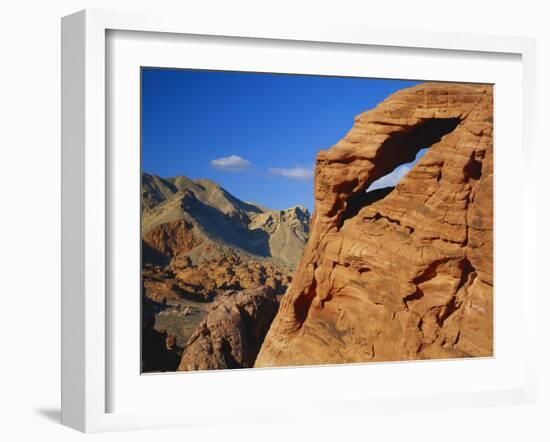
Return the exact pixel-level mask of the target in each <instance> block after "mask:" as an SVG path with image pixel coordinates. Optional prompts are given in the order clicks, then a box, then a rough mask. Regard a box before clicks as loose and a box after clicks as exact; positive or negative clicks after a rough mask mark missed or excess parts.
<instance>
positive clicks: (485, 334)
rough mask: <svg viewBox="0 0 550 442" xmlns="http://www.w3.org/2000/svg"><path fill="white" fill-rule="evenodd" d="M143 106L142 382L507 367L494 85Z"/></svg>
mask: <svg viewBox="0 0 550 442" xmlns="http://www.w3.org/2000/svg"><path fill="white" fill-rule="evenodd" d="M140 88H141V91H140V93H141V109H140V113H141V119H140V124H141V128H140V129H141V146H136V149H138V148H140V149H141V195H140V196H139V198H140V199H141V295H140V299H139V300H138V299H136V302H141V373H142V374H146V373H161V372H185V371H196V370H225V369H238V368H248V369H251V368H275V367H289V366H318V365H328V364H351V363H361V364H363V363H372V362H396V361H415V360H426V359H431V360H444V359H455V358H480V357H493V85H492V84H475V83H452V82H434V81H424V80H416V79H383V78H362V77H345V76H321V75H303V74H285V73H269V72H239V71H222V70H220V71H215V70H196V69H172V68H162V67H141V85H140ZM135 198H138V196H137V195H135Z"/></svg>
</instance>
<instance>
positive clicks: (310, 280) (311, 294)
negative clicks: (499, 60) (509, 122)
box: [255, 83, 493, 367]
mask: <svg viewBox="0 0 550 442" xmlns="http://www.w3.org/2000/svg"><path fill="white" fill-rule="evenodd" d="M492 115H493V91H492V87H491V86H486V85H459V84H443V83H434V84H422V85H419V86H416V87H413V88H410V89H404V90H401V91H399V92H397V93H395V94H393V95H392V96H390V97H389V98H388V99H387V100H385V101H384V102H383V103H381V104H379V105H378V106H377V107H376V108H375V109H373V110H372V111H370V112H367V113H364V114H361V115H359V116H358V117H357V118H356V119H355V124H354V126H353V128H352V129H351V130H350V132H349V133H348V134H347V135H346V136H345V137H344V138H343V139H342V140H341V141H340V142H338V143H337V144H336V145H335V146H333V147H332V148H331V149H329V150H327V151H321V152H320V153H319V154H318V156H317V164H316V171H315V213H314V215H313V218H312V222H311V232H310V240H309V242H308V244H307V246H306V249H305V251H304V254H303V256H302V260H301V262H300V264H299V267H298V270H297V271H296V273H295V275H294V280H293V282H292V284H291V286H290V287H289V289H288V291H287V293H286V294H285V296H284V297H283V299H282V302H281V307H280V309H279V312H278V314H277V316H276V318H275V320H274V322H273V324H272V326H271V328H270V330H269V333H268V335H267V337H266V339H265V342H264V344H263V346H262V348H261V351H260V354H259V355H258V358H257V360H256V363H255V366H257V367H265V366H281V365H307V364H327V363H348V362H367V361H390V360H408V359H426V358H449V357H471V356H490V355H492V353H493V269H492V265H493V119H492ZM428 146H431V147H430V149H429V150H428V152H427V153H426V154H425V156H424V157H423V158H422V159H421V160H420V162H419V163H418V164H417V165H416V166H415V167H414V168H413V169H412V170H411V171H410V172H409V173H408V174H407V175H406V176H405V177H404V178H403V179H402V180H401V182H400V183H399V184H398V185H397V186H396V188H395V189H393V190H392V191H390V190H391V189H390V190H387V191H385V192H382V191H378V192H377V194H376V193H370V192H369V193H367V192H366V189H367V188H368V187H369V185H370V184H371V183H372V182H374V181H375V180H377V179H378V178H380V177H382V176H384V175H386V174H388V173H389V172H391V171H392V170H393V169H394V168H395V167H397V166H399V165H401V164H404V163H407V162H410V161H412V160H413V159H414V158H415V155H416V153H417V152H418V151H419V150H420V149H422V148H424V147H428Z"/></svg>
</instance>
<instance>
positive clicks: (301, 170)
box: [269, 166, 313, 180]
mask: <svg viewBox="0 0 550 442" xmlns="http://www.w3.org/2000/svg"><path fill="white" fill-rule="evenodd" d="M269 171H270V172H271V173H272V174H273V175H279V176H282V177H285V178H290V179H293V180H309V179H310V178H311V177H313V170H312V169H311V168H307V167H301V166H296V167H293V168H292V169H285V168H280V167H272V168H270V169H269Z"/></svg>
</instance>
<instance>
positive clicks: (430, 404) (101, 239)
mask: <svg viewBox="0 0 550 442" xmlns="http://www.w3.org/2000/svg"><path fill="white" fill-rule="evenodd" d="M109 31H139V32H154V33H162V34H164V35H167V34H175V35H180V36H183V37H184V36H185V35H199V36H219V37H227V38H229V37H239V38H252V39H269V40H274V41H286V42H290V43H292V42H296V43H298V42H311V43H338V44H341V45H354V46H356V45H367V46H377V47H379V48H395V47H398V48H403V49H407V48H410V49H414V48H416V49H418V48H422V49H429V50H439V51H468V52H474V53H477V54H480V55H481V56H482V55H483V54H484V53H497V54H515V55H517V56H519V57H521V75H522V91H521V93H522V119H521V125H520V127H519V128H517V130H519V131H521V134H520V135H521V160H522V167H523V174H525V175H526V176H528V174H529V173H530V171H531V170H532V168H533V167H534V153H535V140H534V121H535V118H534V109H535V91H536V90H535V42H534V40H533V39H528V38H518V37H494V36H479V35H464V34H451V33H428V32H416V31H401V30H400V31H399V32H393V31H388V30H376V29H369V28H349V27H344V26H334V25H331V26H328V25H327V24H318V25H312V24H309V25H308V26H302V27H300V28H298V27H293V26H289V25H285V24H283V23H281V24H278V25H276V26H275V25H273V24H271V25H269V24H266V23H259V22H254V23H249V22H246V21H245V20H244V19H243V20H242V21H238V22H236V21H233V22H231V23H228V22H224V23H217V22H208V21H203V20H197V19H196V18H194V17H167V16H154V15H151V14H142V13H139V14H138V13H127V12H112V11H100V10H86V11H81V12H78V13H76V14H73V15H70V16H67V17H64V18H63V20H62V56H63V58H62V125H63V127H62V423H63V424H65V425H67V426H70V427H72V428H75V429H78V430H80V431H85V432H96V431H110V430H124V429H139V428H159V427H169V426H185V425H197V424H208V423H209V419H211V417H209V416H206V415H204V416H201V414H200V410H199V412H197V414H195V415H189V414H188V413H187V414H186V413H184V412H183V411H181V412H177V411H174V410H159V409H156V410H151V411H150V412H144V411H132V412H112V411H111V412H109V411H108V409H109V407H108V394H109V391H110V389H111V388H112V387H113V386H112V385H111V384H110V381H109V376H108V367H109V364H110V360H109V358H110V357H111V355H110V353H109V342H108V339H107V337H108V333H107V328H108V324H109V315H110V312H109V303H108V302H107V292H106V287H107V286H108V272H107V265H108V257H107V249H108V247H107V244H108V242H109V241H110V240H111V239H112V238H110V237H109V234H110V232H109V230H108V229H107V227H106V220H107V218H108V212H107V210H108V209H107V207H108V201H109V198H110V197H109V194H108V192H109V186H108V182H107V181H108V174H107V162H108V155H107V154H106V153H107V148H108V146H107V133H106V119H107V101H108V100H107V99H106V96H107V95H106V94H107V93H108V89H107V84H106V74H105V73H106V63H107V62H108V61H107V59H106V57H107V55H108V51H107V49H106V48H107V45H106V35H107V33H108V32H109ZM497 130H498V128H497ZM113 173H116V170H114V171H113ZM531 190H532V189H531ZM535 198H536V196H535V192H532V191H529V192H527V191H523V192H522V193H521V199H522V201H521V204H522V221H523V223H522V232H521V235H522V236H521V253H522V256H521V264H522V279H521V291H522V298H521V299H522V303H521V308H522V309H523V313H524V314H523V316H521V318H520V319H519V320H520V321H522V324H521V325H522V327H521V328H522V333H524V335H525V340H524V342H526V343H527V344H526V351H525V352H524V354H523V356H522V358H524V360H522V361H521V362H522V364H523V366H524V372H523V375H522V379H521V382H520V384H519V385H516V384H514V385H513V387H507V388H501V389H492V390H482V389H479V390H475V391H468V392H462V393H448V392H444V391H442V392H439V393H438V392H435V393H433V392H432V393H430V394H425V395H413V396H410V395H409V396H407V395H402V396H399V395H398V396H395V395H392V396H387V397H384V396H382V397H380V396H379V397H377V398H376V400H374V399H373V398H369V397H358V398H353V399H350V398H342V399H341V400H340V401H339V402H338V410H339V411H338V413H339V414H344V415H345V414H349V415H362V414H365V413H369V412H371V411H373V410H378V411H379V410H381V409H383V410H385V411H386V410H387V411H388V412H392V411H399V410H407V409H415V410H420V409H437V408H452V407H470V406H489V405H503V404H522V403H533V401H534V400H535V395H536V382H535V371H536V364H535V360H536V359H535V356H534V354H535V353H534V342H535V339H529V338H533V336H534V334H535V324H534V323H533V322H532V321H530V320H528V318H534V317H535V316H536V314H535V311H536V286H535V277H534V271H535V270H534V269H535V266H531V267H530V266H528V265H526V259H527V258H526V257H527V256H531V257H534V256H536V253H534V251H535V237H534V235H535V233H534V232H535V229H534V228H532V227H533V225H534V223H535ZM531 259H533V258H531ZM516 325H517V324H516ZM497 339H498V336H497ZM530 343H532V344H530ZM530 345H531V346H532V347H533V348H530V347H529V346H530ZM336 369H338V368H336ZM354 369H355V370H361V369H362V367H360V366H356V367H355V368H354ZM292 370H297V369H288V370H286V372H287V373H291V371H292ZM310 370H311V369H310ZM313 370H316V368H314V369H313ZM241 373H242V372H241ZM216 376H218V382H219V379H220V377H219V376H224V373H217V374H216ZM240 376H241V377H242V375H240ZM264 376H269V374H268V373H264ZM287 377H288V376H287ZM331 400H334V398H327V399H326V400H322V399H315V400H312V401H311V402H310V403H309V405H310V407H302V406H300V404H290V403H289V404H288V407H286V409H277V410H273V409H269V408H263V409H262V408H261V407H255V404H253V403H252V404H240V406H241V408H242V409H243V410H244V409H246V407H248V408H249V410H250V412H249V413H244V414H242V413H241V414H240V415H239V416H237V414H236V413H234V412H232V410H231V409H228V410H227V412H226V413H225V415H224V414H223V413H222V414H220V415H219V416H218V418H219V419H221V420H222V421H226V422H233V421H239V422H243V421H254V420H273V419H283V418H285V417H294V418H296V417H298V418H299V417H307V416H312V415H314V416H323V415H324V413H327V411H324V410H325V407H324V406H323V405H326V404H327V403H329V402H330V401H331ZM331 414H332V415H334V409H333V410H331Z"/></svg>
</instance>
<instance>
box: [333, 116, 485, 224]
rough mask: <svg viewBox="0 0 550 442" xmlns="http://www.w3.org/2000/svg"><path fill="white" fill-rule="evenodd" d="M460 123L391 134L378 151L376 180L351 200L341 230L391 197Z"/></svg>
mask: <svg viewBox="0 0 550 442" xmlns="http://www.w3.org/2000/svg"><path fill="white" fill-rule="evenodd" d="M459 123H460V118H434V119H430V120H424V121H423V122H421V123H419V124H417V125H416V126H414V127H412V128H410V129H409V130H407V131H403V132H396V133H394V134H391V136H390V137H389V138H388V139H387V140H386V141H384V143H383V144H382V146H380V149H379V150H378V155H377V157H376V158H375V160H374V169H373V170H372V172H371V177H372V180H370V181H368V182H367V183H365V186H364V187H363V188H362V189H360V190H359V191H357V192H355V193H354V194H352V195H351V196H350V197H349V198H348V200H347V204H346V209H345V210H344V214H343V216H342V218H341V221H340V223H339V225H340V227H341V226H342V224H343V223H344V221H345V220H347V219H350V218H353V217H354V216H356V215H357V213H358V212H359V210H361V209H362V208H363V207H366V206H368V205H370V204H373V203H375V202H376V201H380V200H381V199H383V198H385V197H386V196H388V195H389V194H390V193H391V192H392V191H393V190H394V189H395V186H396V185H397V183H398V182H399V181H401V179H402V178H403V177H404V176H405V175H406V174H407V173H408V172H409V171H410V170H411V169H412V168H413V167H414V166H415V165H416V163H417V162H418V161H419V160H420V159H421V158H422V157H423V156H424V154H425V153H426V152H427V151H428V149H429V148H430V147H431V146H432V145H433V144H435V143H437V142H439V141H440V140H441V138H443V136H445V135H447V134H449V133H451V132H452V131H453V130H454V129H455V128H456V127H457V126H458V124H459ZM474 167H475V166H474ZM472 172H473V173H472V175H477V173H476V172H477V171H475V170H474V171H472Z"/></svg>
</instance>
